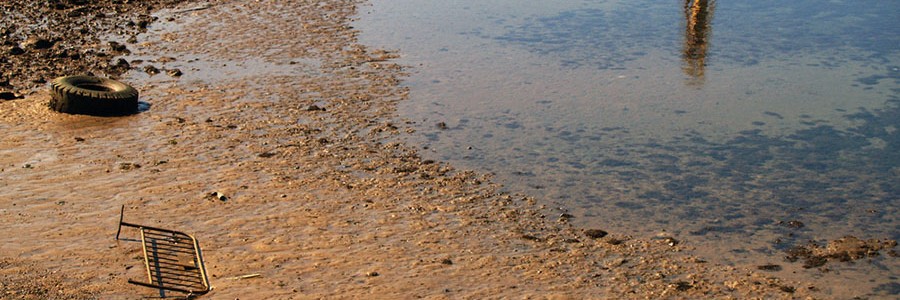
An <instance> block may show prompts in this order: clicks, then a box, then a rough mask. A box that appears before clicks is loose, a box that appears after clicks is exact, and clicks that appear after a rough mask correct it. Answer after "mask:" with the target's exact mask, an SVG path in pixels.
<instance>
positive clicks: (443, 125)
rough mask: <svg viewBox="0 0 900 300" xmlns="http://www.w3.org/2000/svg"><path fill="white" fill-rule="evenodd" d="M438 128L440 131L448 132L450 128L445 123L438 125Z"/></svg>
mask: <svg viewBox="0 0 900 300" xmlns="http://www.w3.org/2000/svg"><path fill="white" fill-rule="evenodd" d="M437 128H438V129H440V130H447V129H448V128H449V127H447V123H444V122H438V123H437Z"/></svg>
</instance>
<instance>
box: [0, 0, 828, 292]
mask: <svg viewBox="0 0 900 300" xmlns="http://www.w3.org/2000/svg"><path fill="white" fill-rule="evenodd" d="M363 4H364V2H363V1H353V0H330V1H317V2H309V1H204V2H191V3H187V2H186V3H181V4H179V5H178V6H177V7H175V8H173V9H164V10H161V11H158V12H156V13H155V16H157V18H158V19H157V21H156V22H153V23H151V24H149V25H148V26H147V28H148V29H147V32H146V33H143V34H140V35H136V36H135V41H134V43H131V44H128V45H127V47H128V49H129V52H130V53H129V54H127V55H123V56H121V58H122V59H124V60H125V61H126V62H127V63H128V65H129V68H128V70H129V71H128V72H126V73H124V75H123V76H122V77H121V79H122V80H124V81H127V82H130V83H132V84H133V85H134V86H135V87H137V88H138V89H139V90H140V92H141V101H144V102H146V103H147V104H148V105H149V108H148V109H147V110H146V111H144V112H142V113H140V114H137V115H133V116H127V117H114V118H101V117H91V116H82V115H65V114H58V113H54V112H52V111H50V110H49V109H48V108H47V102H49V95H48V94H47V93H46V92H44V91H38V92H34V93H32V94H31V95H28V96H27V97H24V99H16V100H11V101H5V102H2V103H0V130H2V131H3V132H4V137H3V139H2V140H0V222H2V224H3V225H0V226H2V228H0V229H2V232H4V233H6V234H3V235H0V266H2V269H0V292H2V294H0V298H10V299H21V298H25V299H84V298H113V299H131V298H139V297H145V296H159V294H158V292H156V291H154V290H150V289H145V288H141V287H137V286H134V285H129V284H128V283H127V280H128V279H137V280H140V279H142V276H146V272H145V271H144V270H143V268H144V266H143V261H142V258H141V249H140V243H135V242H130V241H127V240H123V241H118V242H117V241H115V240H114V239H113V238H114V232H115V228H116V224H117V222H118V218H119V207H120V205H125V219H126V221H128V222H131V223H137V224H146V225H150V226H156V227H163V228H171V229H175V230H181V231H185V232H188V233H190V234H193V235H194V236H196V237H197V238H198V239H199V241H200V245H201V247H202V248H203V250H204V259H205V262H206V267H207V271H208V274H209V276H210V281H211V284H212V286H213V290H212V291H211V292H210V294H208V295H207V296H204V297H209V298H211V299H218V298H223V299H224V298H249V299H304V298H398V297H399V298H412V297H429V298H490V297H523V296H525V297H528V296H533V297H559V298H566V297H569V298H576V299H579V298H601V299H604V298H606V299H620V298H661V297H673V298H710V297H715V298H739V299H746V298H804V297H807V296H817V295H818V291H820V290H821V289H822V288H825V287H818V286H814V285H812V284H810V283H803V282H792V281H784V280H781V279H778V278H776V277H774V276H771V275H770V274H768V273H767V271H766V270H761V269H755V268H749V267H748V268H736V267H729V266H720V265H715V264H712V263H708V262H707V261H706V260H704V259H703V258H701V257H695V256H691V255H689V254H688V252H689V250H691V249H690V246H689V245H685V244H682V243H679V242H678V241H677V240H676V239H674V238H658V239H635V238H632V237H629V236H628V235H627V233H616V232H613V233H608V234H600V232H601V231H599V230H585V229H581V228H576V227H574V226H572V225H570V224H569V222H568V220H567V219H568V218H567V217H565V216H562V215H556V214H554V213H552V212H551V210H549V209H546V208H545V207H541V205H540V204H539V203H538V202H537V201H535V200H534V199H532V198H529V197H526V196H521V195H513V194H508V193H502V192H499V187H498V186H497V185H495V184H493V183H491V178H490V177H489V176H487V175H484V174H479V173H476V172H473V171H468V170H460V169H456V168H454V167H453V166H450V165H447V164H445V163H441V162H435V161H430V160H425V159H422V158H421V157H420V156H419V154H418V153H417V152H416V150H414V149H415V147H412V146H410V145H404V144H401V143H397V142H393V141H394V140H395V138H396V137H397V136H400V135H403V134H408V131H409V130H411V129H409V128H410V127H409V126H408V125H409V124H406V123H405V122H403V121H400V120H398V119H397V116H396V113H395V108H396V104H397V103H398V102H400V101H403V100H404V99H407V97H408V96H409V91H408V90H407V89H406V88H404V87H403V86H402V85H401V84H400V83H401V81H402V80H403V78H404V76H406V73H405V72H406V70H405V69H404V66H401V65H397V64H396V63H394V62H392V61H391V59H393V58H395V57H397V56H398V55H401V53H397V52H396V51H392V50H386V49H370V48H368V47H366V46H365V45H361V44H358V43H357V41H356V35H357V34H358V32H357V31H356V29H354V28H353V27H352V25H351V21H352V19H353V18H355V17H356V14H357V8H358V6H359V5H363ZM4 22H7V20H6V19H4ZM112 33H115V32H112ZM153 70H156V71H153ZM169 70H178V72H175V71H171V72H162V71H169ZM248 275H252V276H248Z"/></svg>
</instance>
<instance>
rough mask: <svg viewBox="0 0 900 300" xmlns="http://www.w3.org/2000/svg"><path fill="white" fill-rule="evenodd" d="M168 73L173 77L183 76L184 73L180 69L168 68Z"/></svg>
mask: <svg viewBox="0 0 900 300" xmlns="http://www.w3.org/2000/svg"><path fill="white" fill-rule="evenodd" d="M166 74H169V76H172V77H181V75H184V73H182V72H181V70H179V69H168V70H166Z"/></svg>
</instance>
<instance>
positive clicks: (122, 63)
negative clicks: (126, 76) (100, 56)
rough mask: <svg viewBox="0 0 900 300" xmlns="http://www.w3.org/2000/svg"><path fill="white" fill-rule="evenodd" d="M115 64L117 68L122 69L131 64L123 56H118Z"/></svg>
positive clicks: (129, 66)
mask: <svg viewBox="0 0 900 300" xmlns="http://www.w3.org/2000/svg"><path fill="white" fill-rule="evenodd" d="M115 66H116V67H118V68H123V69H129V68H131V64H129V63H128V61H127V60H125V59H124V58H120V59H119V60H117V61H116V65H115Z"/></svg>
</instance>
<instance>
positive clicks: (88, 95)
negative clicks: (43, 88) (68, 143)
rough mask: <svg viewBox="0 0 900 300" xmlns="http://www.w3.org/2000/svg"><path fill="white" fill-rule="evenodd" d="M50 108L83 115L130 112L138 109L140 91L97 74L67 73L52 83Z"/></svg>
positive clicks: (127, 113) (124, 113)
mask: <svg viewBox="0 0 900 300" xmlns="http://www.w3.org/2000/svg"><path fill="white" fill-rule="evenodd" d="M50 94H51V97H52V99H51V100H50V108H51V109H53V110H55V111H58V112H63V113H69V114H84V115H99V116H113V115H129V114H134V113H136V112H137V111H138V92H137V90H135V89H134V88H133V87H131V86H129V85H127V84H124V83H121V82H118V81H115V80H111V79H106V78H99V77H94V76H65V77H59V78H56V79H54V80H53V81H52V82H51V83H50Z"/></svg>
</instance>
